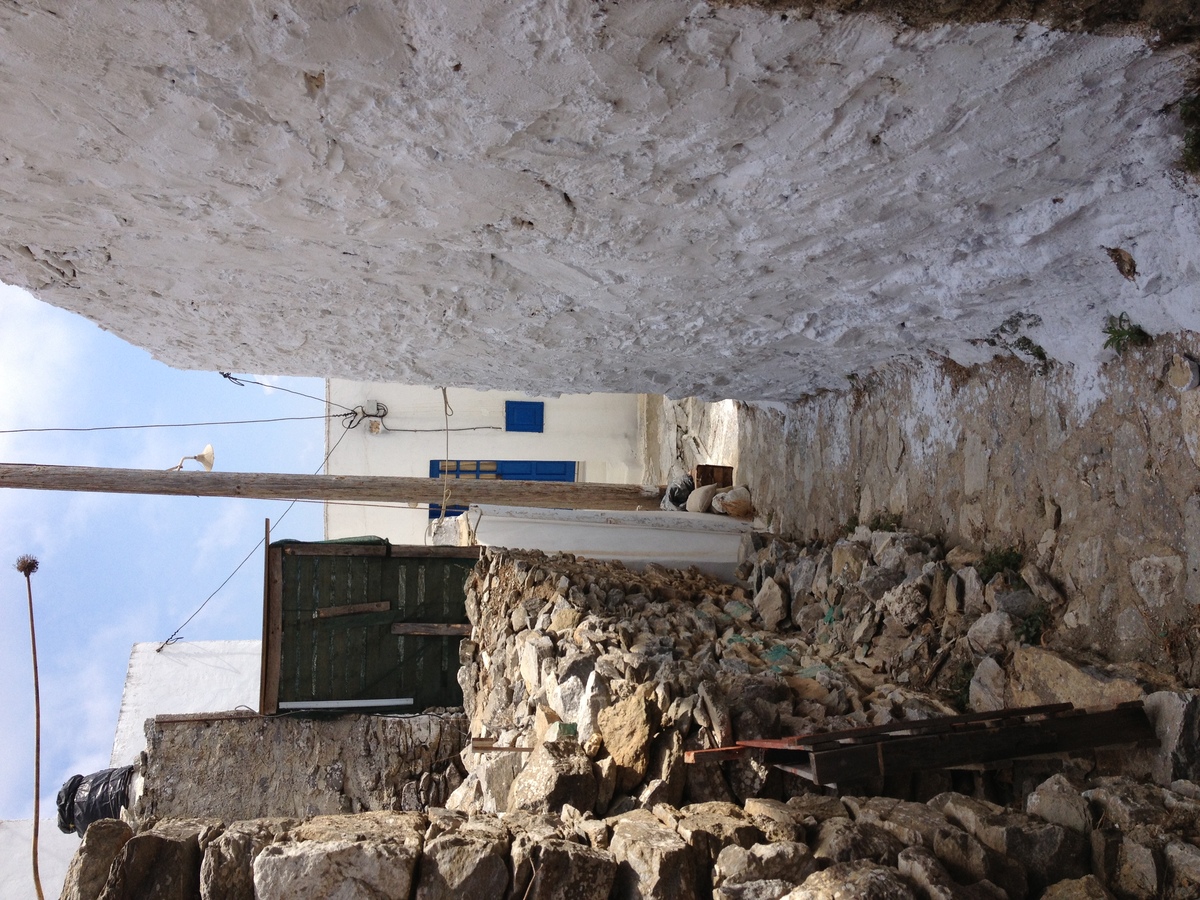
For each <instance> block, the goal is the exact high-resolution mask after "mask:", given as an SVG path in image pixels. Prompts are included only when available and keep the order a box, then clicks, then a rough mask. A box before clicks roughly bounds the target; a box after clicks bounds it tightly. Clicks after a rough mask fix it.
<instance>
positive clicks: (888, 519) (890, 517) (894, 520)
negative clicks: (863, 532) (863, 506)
mask: <svg viewBox="0 0 1200 900" xmlns="http://www.w3.org/2000/svg"><path fill="white" fill-rule="evenodd" d="M901 518H902V517H901V515H900V514H899V513H889V512H878V513H875V515H874V516H872V517H871V521H870V522H869V523H868V527H869V528H870V529H871V530H872V531H897V530H899V528H900V520H901Z"/></svg>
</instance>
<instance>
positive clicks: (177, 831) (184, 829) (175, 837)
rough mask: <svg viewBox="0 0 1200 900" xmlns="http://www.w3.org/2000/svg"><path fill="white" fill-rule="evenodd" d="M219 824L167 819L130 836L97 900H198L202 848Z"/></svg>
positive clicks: (219, 826)
mask: <svg viewBox="0 0 1200 900" xmlns="http://www.w3.org/2000/svg"><path fill="white" fill-rule="evenodd" d="M221 830H222V826H221V825H220V824H219V823H215V822H207V821H199V820H166V821H164V822H161V823H159V824H158V825H156V826H155V827H154V828H153V829H152V830H150V831H144V832H142V833H141V834H136V835H134V836H133V837H131V838H130V839H129V840H128V841H127V842H126V843H125V845H124V846H123V847H122V848H121V851H120V852H119V853H118V854H117V856H116V859H114V860H113V864H112V868H111V869H110V870H109V876H108V882H107V883H106V884H105V886H104V890H103V891H101V893H100V897H99V898H98V900H199V897H200V861H201V854H202V852H203V851H202V849H201V848H202V846H207V845H208V844H209V843H211V841H212V840H215V839H216V838H217V837H218V836H219V834H220V832H221Z"/></svg>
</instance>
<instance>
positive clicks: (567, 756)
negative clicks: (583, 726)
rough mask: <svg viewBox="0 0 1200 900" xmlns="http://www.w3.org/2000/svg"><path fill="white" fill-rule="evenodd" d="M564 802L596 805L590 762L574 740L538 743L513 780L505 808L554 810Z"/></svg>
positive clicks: (585, 806) (573, 804)
mask: <svg viewBox="0 0 1200 900" xmlns="http://www.w3.org/2000/svg"><path fill="white" fill-rule="evenodd" d="M568 803H569V804H570V805H571V806H574V807H575V808H576V809H591V808H592V807H593V806H595V805H596V778H595V776H594V775H593V774H592V762H591V760H589V759H588V758H587V755H586V754H585V753H584V752H583V750H582V749H580V747H579V743H578V741H575V740H571V739H564V740H559V741H555V742H553V743H550V742H544V743H541V744H539V745H537V746H536V747H535V748H534V750H533V752H532V753H530V754H529V759H528V761H527V762H526V763H525V768H523V769H522V770H521V772H520V774H519V775H517V777H516V778H515V779H514V780H513V783H512V787H511V788H510V789H509V794H508V811H509V812H510V813H512V812H517V811H519V810H524V811H527V812H558V811H559V810H561V809H562V807H563V805H564V804H568Z"/></svg>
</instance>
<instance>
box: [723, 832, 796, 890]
mask: <svg viewBox="0 0 1200 900" xmlns="http://www.w3.org/2000/svg"><path fill="white" fill-rule="evenodd" d="M818 868H819V863H818V862H817V860H816V859H815V858H814V857H813V855H812V851H811V850H809V849H808V846H807V845H805V844H802V843H799V842H796V841H780V842H777V843H770V844H755V845H754V846H753V847H750V848H749V849H747V848H746V847H741V846H738V845H737V844H730V845H729V846H728V847H725V848H724V849H723V850H722V851H721V853H720V855H719V856H718V857H717V863H716V865H715V866H714V867H713V884H714V885H715V886H716V887H717V888H721V887H722V886H727V885H728V886H732V885H735V884H743V883H745V882H750V881H782V882H788V883H790V884H791V886H792V887H795V886H796V885H799V884H803V883H804V879H806V878H807V877H808V876H809V875H811V874H812V873H813V872H815V871H816V870H817V869H818Z"/></svg>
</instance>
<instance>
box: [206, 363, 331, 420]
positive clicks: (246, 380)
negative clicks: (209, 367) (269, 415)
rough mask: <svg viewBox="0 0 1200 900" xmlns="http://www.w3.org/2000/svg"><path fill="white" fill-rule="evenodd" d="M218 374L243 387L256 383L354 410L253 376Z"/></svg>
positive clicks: (274, 389)
mask: <svg viewBox="0 0 1200 900" xmlns="http://www.w3.org/2000/svg"><path fill="white" fill-rule="evenodd" d="M218 374H220V376H221V377H222V378H224V379H226V380H228V381H232V382H233V383H234V384H236V385H237V386H238V387H245V386H246V385H248V384H256V385H258V386H259V387H265V388H270V389H271V390H273V391H283V392H284V393H285V394H295V395H296V396H297V397H304V398H306V399H308V400H316V401H317V402H318V403H328V404H329V405H330V406H341V407H342V409H344V410H346V412H354V410H352V409H351V408H350V407H348V406H342V404H340V403H334V402H333V401H332V400H329V399H327V398H324V397H314V396H313V395H312V394H306V393H304V392H303V391H293V390H292V389H291V388H285V387H280V386H279V385H277V384H263V382H261V381H255V380H254V379H253V378H238V377H235V376H234V375H232V374H231V373H229V372H220V373H218Z"/></svg>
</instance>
